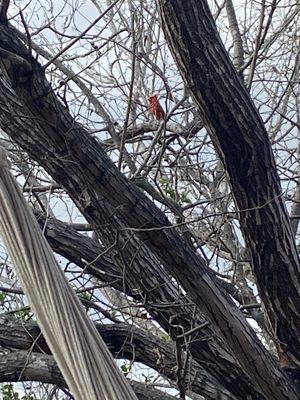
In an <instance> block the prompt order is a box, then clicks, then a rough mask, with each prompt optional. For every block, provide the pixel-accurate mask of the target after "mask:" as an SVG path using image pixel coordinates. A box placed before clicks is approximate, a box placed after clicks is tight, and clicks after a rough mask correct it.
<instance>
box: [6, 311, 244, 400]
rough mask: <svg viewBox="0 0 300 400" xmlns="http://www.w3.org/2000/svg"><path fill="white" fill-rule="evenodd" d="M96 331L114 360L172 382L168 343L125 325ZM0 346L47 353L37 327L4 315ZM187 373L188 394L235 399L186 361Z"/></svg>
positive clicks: (172, 363)
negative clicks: (137, 365)
mask: <svg viewBox="0 0 300 400" xmlns="http://www.w3.org/2000/svg"><path fill="white" fill-rule="evenodd" d="M96 328H97V330H98V332H99V334H100V335H101V337H102V339H103V340H104V341H105V343H106V345H107V347H108V348H109V350H110V352H111V353H112V355H113V356H114V357H115V358H121V359H127V360H130V361H136V362H141V363H143V364H145V365H147V366H148V367H151V368H152V369H154V370H156V371H157V372H158V373H160V374H161V375H162V376H164V377H165V378H167V379H170V380H171V381H173V382H175V381H176V367H177V360H176V358H175V348H174V346H173V345H172V344H170V343H167V342H164V341H162V340H160V339H158V338H156V337H155V336H153V335H152V334H150V333H149V332H147V331H146V330H143V329H140V328H136V327H134V326H129V325H127V324H115V325H99V324H98V325H96ZM0 345H1V347H3V348H9V349H14V350H16V349H17V350H28V351H29V350H30V351H31V352H33V354H36V353H43V354H44V353H45V354H47V355H49V354H50V350H49V348H48V346H47V344H46V342H45V339H44V338H43V336H42V335H41V332H40V329H39V327H38V326H37V324H35V323H32V322H30V321H29V322H21V321H19V320H16V319H13V318H9V317H5V316H2V317H0ZM189 371H190V375H189V376H188V378H187V381H186V382H185V385H186V387H187V389H188V390H189V391H191V392H194V393H198V394H201V395H203V396H205V398H207V399H211V400H213V399H216V398H217V396H218V395H219V396H220V395H221V396H222V399H224V400H237V397H235V396H233V395H231V394H230V392H229V391H227V390H225V389H224V388H222V386H221V385H220V384H219V383H218V382H217V380H216V379H214V378H213V377H212V376H210V375H209V374H207V373H206V372H205V371H204V369H203V368H201V367H200V366H199V365H198V364H197V363H195V362H194V361H190V363H189ZM0 375H1V374H0ZM0 379H1V378H0ZM174 385H175V384H174Z"/></svg>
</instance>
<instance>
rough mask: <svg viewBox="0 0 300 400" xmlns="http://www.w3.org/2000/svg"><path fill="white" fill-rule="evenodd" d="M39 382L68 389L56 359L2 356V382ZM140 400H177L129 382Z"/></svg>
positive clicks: (24, 353)
mask: <svg viewBox="0 0 300 400" xmlns="http://www.w3.org/2000/svg"><path fill="white" fill-rule="evenodd" d="M23 381H38V382H42V383H50V384H53V385H56V386H58V387H64V388H66V387H67V386H66V383H65V381H64V379H63V376H62V375H61V373H60V371H59V369H58V367H57V364H56V362H55V360H54V358H53V357H52V356H51V355H47V354H40V353H39V354H37V353H28V352H27V351H16V352H13V353H10V354H6V355H2V356H1V359H0V382H23ZM129 383H130V384H131V386H132V388H133V390H134V392H135V394H136V395H137V397H138V399H139V400H146V399H147V400H158V399H164V400H175V397H173V396H170V395H168V394H165V393H162V392H161V391H159V390H156V389H153V388H152V387H150V386H147V385H146V384H142V383H140V382H135V381H129Z"/></svg>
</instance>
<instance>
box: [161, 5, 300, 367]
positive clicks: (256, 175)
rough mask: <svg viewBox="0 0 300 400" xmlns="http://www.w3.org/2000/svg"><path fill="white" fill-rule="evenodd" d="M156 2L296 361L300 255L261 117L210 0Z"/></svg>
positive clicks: (268, 301) (274, 321)
mask: <svg viewBox="0 0 300 400" xmlns="http://www.w3.org/2000/svg"><path fill="white" fill-rule="evenodd" d="M158 3H159V5H160V13H161V17H162V21H163V28H164V32H165V36H166V38H167V40H168V42H169V45H170V47H171V50H172V52H173V55H174V58H175V60H176V62H177V65H178V67H179V70H180V72H181V74H182V77H183V79H184V80H185V83H186V85H187V86H188V87H189V88H190V90H191V93H192V94H193V97H194V100H195V102H196V104H197V105H198V107H199V109H200V112H201V116H202V118H203V120H204V122H205V126H206V127H207V129H208V131H209V133H210V136H211V138H212V140H213V143H214V146H215V149H216V150H217V152H218V154H219V156H220V158H221V159H222V161H223V163H224V166H225V168H226V170H227V172H228V175H229V178H230V183H231V188H232V192H233V195H234V198H235V202H236V205H237V207H238V209H239V210H240V214H239V216H240V224H241V228H242V231H243V234H244V237H245V240H246V244H247V246H248V248H249V250H250V253H251V257H252V266H253V271H254V274H255V277H256V280H257V284H258V287H259V291H260V296H261V298H262V300H263V302H264V306H265V309H266V312H267V315H268V318H269V321H270V325H271V330H272V335H273V337H274V339H275V340H276V341H277V346H278V348H281V349H280V351H279V355H281V356H282V355H283V354H284V355H285V356H287V357H288V358H290V359H291V360H293V362H294V363H295V364H297V365H298V366H299V365H300V336H299V330H300V296H299V295H300V270H299V256H298V253H297V250H296V246H295V243H294V239H293V234H292V230H291V226H290V222H289V218H288V214H287V211H286V208H285V204H284V199H283V196H282V191H281V188H280V181H279V177H278V174H277V170H276V166H275V161H274V157H273V154H272V149H271V145H270V142H269V139H268V134H267V132H266V129H265V127H264V125H263V121H262V119H261V118H260V115H259V114H258V111H257V110H256V108H255V106H254V104H253V102H252V100H251V99H250V96H249V93H248V92H247V90H246V89H245V87H244V85H243V83H242V81H241V80H240V78H239V76H238V74H237V72H236V71H235V69H234V67H233V65H232V63H231V61H230V59H229V57H228V54H227V53H226V50H225V48H224V46H223V44H222V42H221V40H220V38H219V35H218V32H217V29H216V26H215V23H214V21H213V18H212V16H211V13H210V10H209V7H208V5H207V2H206V0H187V1H185V2H182V1H180V0H173V1H168V2H165V1H163V0H159V1H158ZM282 353H283V354H282Z"/></svg>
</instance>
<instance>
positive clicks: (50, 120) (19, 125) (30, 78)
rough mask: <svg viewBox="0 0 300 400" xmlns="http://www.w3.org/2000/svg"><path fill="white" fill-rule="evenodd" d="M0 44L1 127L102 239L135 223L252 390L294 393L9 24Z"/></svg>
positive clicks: (200, 264)
mask: <svg viewBox="0 0 300 400" xmlns="http://www.w3.org/2000/svg"><path fill="white" fill-rule="evenodd" d="M168 4H169V2H168ZM0 47H2V48H5V49H7V50H8V53H5V55H4V56H5V60H4V61H5V62H6V75H7V76H9V78H10V83H9V82H7V81H4V80H3V79H2V82H1V86H0V103H1V108H2V112H1V114H0V126H1V127H2V129H4V130H5V131H6V133H7V134H9V135H10V136H11V137H12V138H13V139H14V140H15V141H16V142H17V143H18V144H19V145H20V146H22V147H23V149H24V150H26V151H27V152H28V153H29V154H30V155H31V156H32V157H33V158H34V159H36V160H37V161H38V162H39V163H40V165H42V166H43V167H44V168H45V169H46V171H48V173H49V174H51V176H52V177H53V178H54V179H55V180H56V181H57V182H58V183H60V184H61V185H63V186H64V187H65V188H66V190H67V191H68V193H69V195H70V196H71V198H72V199H73V201H74V202H75V204H76V205H77V206H78V207H79V209H80V210H81V211H82V213H83V214H84V216H85V217H86V218H87V220H88V221H89V222H90V223H91V224H92V225H93V227H94V228H95V230H96V231H97V232H99V233H100V234H101V236H102V238H104V239H105V238H106V237H113V236H114V235H113V233H116V232H118V234H119V238H123V243H124V247H123V250H124V251H126V250H128V248H130V239H131V236H132V228H134V229H136V231H134V232H135V233H136V235H137V236H138V238H139V240H141V241H142V242H144V243H146V244H147V246H148V247H149V249H150V250H151V251H153V253H154V254H155V255H156V256H157V257H158V258H159V259H160V261H161V262H162V263H163V265H164V267H165V268H166V269H167V271H168V272H169V273H170V274H172V275H173V276H174V277H176V279H177V280H178V281H179V282H180V283H181V285H182V286H183V288H184V289H185V290H186V292H187V293H188V294H189V296H190V297H191V299H192V300H193V301H194V302H195V304H196V305H197V307H199V309H200V310H202V312H204V313H205V314H206V315H207V317H208V318H209V319H210V321H211V322H212V324H213V325H214V327H215V329H216V332H218V333H221V335H222V337H223V338H224V340H225V341H226V344H227V345H228V348H229V349H230V350H231V351H232V354H233V355H234V356H235V357H236V358H237V359H238V360H239V362H240V364H241V365H242V367H243V368H244V370H245V371H246V372H247V373H248V375H249V376H251V379H252V382H253V384H254V385H255V387H256V389H257V391H258V392H260V393H261V394H263V395H264V396H265V397H266V398H272V399H275V400H276V399H278V400H279V399H290V400H293V399H296V398H297V396H296V394H295V392H294V389H293V387H292V386H291V384H290V382H289V381H288V380H287V378H286V376H285V375H284V374H283V373H282V372H281V371H280V369H279V368H278V366H277V365H276V362H275V361H274V360H273V358H272V357H271V355H270V354H269V353H268V352H267V351H266V349H265V348H264V346H263V345H262V344H261V342H260V341H259V339H258V338H257V336H256V335H255V333H254V331H253V330H252V328H251V327H250V326H249V325H248V323H247V322H246V320H245V319H244V317H243V316H242V314H241V312H240V311H239V310H238V309H237V307H236V306H235V304H234V303H233V302H232V300H231V299H230V298H229V297H228V295H227V294H226V293H225V292H224V291H223V290H222V289H221V288H220V287H219V285H218V283H217V281H216V279H215V277H214V276H213V275H212V274H211V272H210V271H209V269H208V268H207V266H206V265H205V263H204V261H203V260H202V259H201V258H200V256H199V255H198V254H196V253H194V252H193V251H192V250H191V248H190V246H189V245H187V243H186V242H185V241H184V239H183V238H182V237H181V236H180V235H179V233H178V232H177V231H176V230H175V229H172V228H171V226H170V223H169V221H168V219H167V218H166V216H165V215H164V214H163V213H162V212H161V211H160V210H159V209H158V208H157V207H156V206H155V205H154V203H152V202H151V201H150V200H149V199H148V198H146V197H145V196H143V194H141V193H140V192H139V191H138V190H137V189H136V188H135V187H134V185H132V184H131V183H130V182H128V180H127V179H126V178H125V177H124V176H122V174H120V172H119V171H118V170H117V168H116V167H115V166H114V164H113V163H112V161H111V160H110V159H109V158H108V157H107V156H106V154H105V153H104V152H103V150H102V148H101V147H100V146H99V144H98V143H97V142H96V141H95V140H94V139H93V138H92V137H91V136H90V135H88V133H87V132H86V131H85V130H84V129H83V127H82V126H81V125H79V124H78V123H76V122H75V121H74V120H73V118H72V117H71V115H70V114H69V113H68V111H67V109H66V108H65V107H64V106H63V105H62V104H61V103H60V102H59V101H58V100H57V99H56V97H55V95H54V93H53V91H52V90H51V87H50V85H49V83H48V82H47V81H46V79H45V77H44V72H43V70H42V69H41V67H40V66H39V64H38V63H37V62H36V60H34V59H33V58H32V57H31V56H30V55H28V52H27V50H26V48H25V47H24V46H22V44H21V43H20V41H19V40H18V39H17V37H16V35H15V33H14V31H13V30H12V29H11V28H10V27H6V26H0ZM15 55H17V57H16V56H15ZM129 228H130V229H129ZM141 228H142V229H141ZM128 233H130V235H129V234H128ZM133 255H134V254H133V253H131V256H133ZM128 258H129V257H128ZM129 259H130V258H129ZM129 265H130V264H129V263H128V265H126V267H127V268H128V266H129ZM125 273H126V269H125ZM141 273H142V271H141ZM279 381H280V385H277V383H278V382H279Z"/></svg>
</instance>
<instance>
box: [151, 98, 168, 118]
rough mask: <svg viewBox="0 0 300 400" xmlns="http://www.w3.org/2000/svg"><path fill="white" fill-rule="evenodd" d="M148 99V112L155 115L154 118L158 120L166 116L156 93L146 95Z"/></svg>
mask: <svg viewBox="0 0 300 400" xmlns="http://www.w3.org/2000/svg"><path fill="white" fill-rule="evenodd" d="M148 101H149V103H150V108H149V109H150V112H151V113H152V114H153V115H154V116H155V118H156V119H158V120H159V121H161V120H163V119H164V118H165V116H166V113H165V111H164V109H163V108H162V106H161V105H160V103H159V100H158V97H157V94H153V95H152V96H150V97H148Z"/></svg>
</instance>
